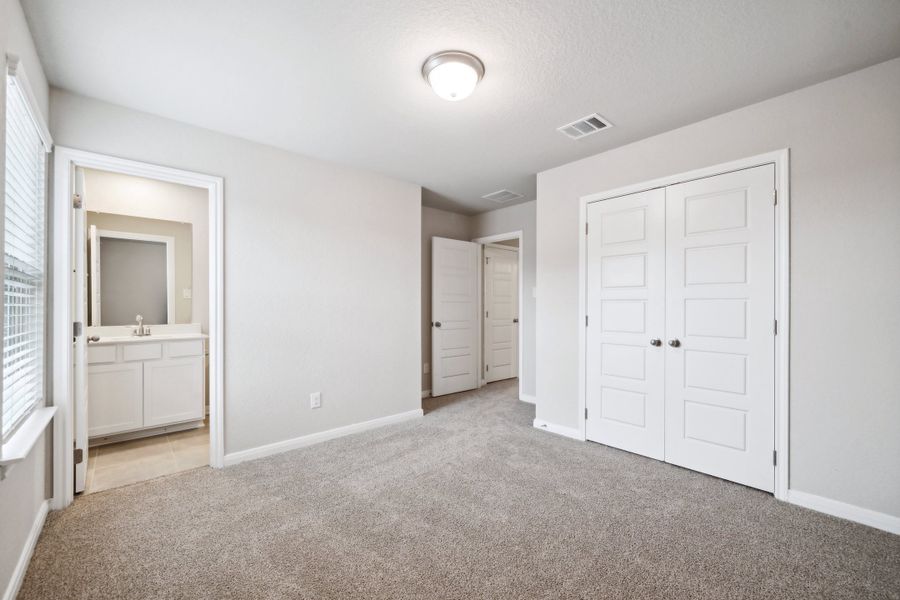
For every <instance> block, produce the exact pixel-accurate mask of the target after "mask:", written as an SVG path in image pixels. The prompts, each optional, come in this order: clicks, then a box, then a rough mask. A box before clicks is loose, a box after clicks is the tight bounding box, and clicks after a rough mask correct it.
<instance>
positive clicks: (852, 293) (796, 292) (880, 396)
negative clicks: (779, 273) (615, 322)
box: [536, 59, 900, 517]
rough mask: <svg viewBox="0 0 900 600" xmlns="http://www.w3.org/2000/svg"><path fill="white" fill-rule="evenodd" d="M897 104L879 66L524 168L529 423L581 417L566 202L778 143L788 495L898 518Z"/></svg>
mask: <svg viewBox="0 0 900 600" xmlns="http://www.w3.org/2000/svg"><path fill="white" fill-rule="evenodd" d="M898 107H900V59H895V60H892V61H888V62H885V63H882V64H879V65H876V66H873V67H870V68H868V69H864V70H861V71H857V72H855V73H851V74H849V75H845V76H843V77H839V78H837V79H833V80H831V81H827V82H825V83H821V84H818V85H815V86H812V87H808V88H805V89H802V90H799V91H796V92H792V93H790V94H786V95H783V96H779V97H776V98H772V99H770V100H767V101H765V102H760V103H759V104H754V105H751V106H748V107H745V108H742V109H739V110H736V111H733V112H729V113H726V114H723V115H720V116H717V117H713V118H711V119H707V120H704V121H700V122H698V123H695V124H693V125H688V126H686V127H682V128H680V129H676V130H673V131H670V132H668V133H664V134H661V135H657V136H654V137H651V138H647V139H645V140H643V141H639V142H636V143H633V144H629V145H627V146H622V147H620V148H617V149H615V150H610V151H608V152H604V153H602V154H598V155H595V156H592V157H589V158H586V159H584V160H580V161H577V162H573V163H570V164H567V165H564V166H561V167H558V168H556V169H551V170H549V171H544V172H543V173H539V174H538V200H537V244H538V245H537V250H538V252H537V287H538V303H537V364H536V367H537V369H536V373H537V417H538V418H539V419H542V420H544V421H547V422H550V423H553V424H556V425H561V426H565V427H577V425H578V420H579V418H581V415H579V413H578V358H579V357H578V331H579V327H580V326H581V323H580V322H579V320H578V269H579V267H578V242H579V237H580V234H581V232H580V225H579V198H580V197H581V196H584V195H587V194H593V193H597V192H603V191H604V190H612V189H615V188H618V187H622V186H626V185H631V184H637V183H640V182H643V181H648V180H651V179H654V178H658V177H663V176H667V175H673V174H678V173H683V172H687V171H690V170H692V169H699V168H703V167H707V166H711V165H716V164H719V163H724V162H727V161H731V160H737V159H740V158H745V157H749V156H754V155H756V154H761V153H764V152H769V151H773V150H778V149H781V148H790V160H791V173H790V188H791V256H790V261H791V331H790V333H791V352H790V362H791V373H790V375H791V377H790V487H791V489H794V490H799V491H802V492H807V493H809V494H814V495H817V496H821V497H823V498H827V499H832V500H837V501H840V502H844V503H848V504H851V505H855V506H859V507H863V508H867V509H871V510H874V511H878V512H882V513H886V514H888V515H893V516H895V517H898V516H900V477H897V469H898V464H900V401H898V400H900V392H898V390H900V369H898V368H897V366H898V365H900V310H898V306H900V304H898V298H900V277H898V273H900V235H898V232H900V108H898ZM623 125H624V124H623Z"/></svg>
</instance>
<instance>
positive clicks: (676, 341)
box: [669, 338, 681, 348]
mask: <svg viewBox="0 0 900 600" xmlns="http://www.w3.org/2000/svg"><path fill="white" fill-rule="evenodd" d="M669 345H670V346H672V347H673V348H677V347H678V346H680V345H681V342H679V341H678V339H677V338H676V339H674V340H669Z"/></svg>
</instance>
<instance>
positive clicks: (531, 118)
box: [22, 0, 900, 213]
mask: <svg viewBox="0 0 900 600" xmlns="http://www.w3.org/2000/svg"><path fill="white" fill-rule="evenodd" d="M22 4H23V6H24V8H25V11H26V13H27V15H28V18H29V22H30V24H31V27H32V29H33V33H34V35H35V39H36V42H37V46H38V49H39V51H40V53H41V57H42V59H43V61H44V66H45V68H46V71H47V75H48V77H49V79H50V81H51V83H52V84H54V85H56V86H59V87H61V88H64V89H68V90H72V91H74V92H77V93H80V94H84V95H87V96H92V97H96V98H100V99H102V100H106V101H109V102H113V103H116V104H121V105H124V106H128V107H131V108H135V109H139V110H143V111H147V112H150V113H155V114H158V115H162V116H165V117H169V118H172V119H176V120H179V121H184V122H187V123H192V124H195V125H199V126H202V127H207V128H210V129H214V130H218V131H222V132H226V133H229V134H233V135H236V136H240V137H243V138H247V139H250V140H255V141H258V142H263V143H267V144H271V145H274V146H279V147H282V148H286V149H290V150H294V151H297V152H300V153H303V154H306V155H311V156H315V157H319V158H323V159H328V160H334V161H338V162H341V163H345V164H350V165H356V166H359V167H363V168H367V169H371V170H374V171H378V172H382V173H385V174H388V175H392V176H395V177H399V178H402V179H405V180H408V181H413V182H416V183H419V184H421V185H422V186H423V187H424V188H425V189H426V192H425V194H424V199H425V203H426V204H427V205H430V206H435V207H438V208H445V209H451V210H458V211H462V212H468V213H474V212H481V211H484V210H489V209H492V208H497V207H498V205H497V204H495V203H491V202H488V201H486V200H482V199H481V198H480V197H481V196H482V195H484V194H486V193H488V192H493V191H495V190H498V189H501V188H509V189H511V190H514V191H517V192H520V193H523V194H525V198H524V200H522V201H526V200H530V199H533V198H534V193H535V176H534V174H535V173H536V172H538V171H542V170H544V169H548V168H550V167H554V166H557V165H560V164H563V163H566V162H569V161H572V160H575V159H578V158H582V157H585V156H589V155H591V154H595V153H597V152H601V151H603V150H606V149H609V148H611V147H614V146H618V145H622V144H625V143H628V142H631V141H634V140H638V139H641V138H643V137H647V136H649V135H653V134H655V133H659V132H662V131H665V130H668V129H672V128H674V127H678V126H681V125H684V124H687V123H690V122H693V121H696V120H699V119H702V118H705V117H708V116H712V115H714V114H718V113H721V112H725V111H727V110H731V109H734V108H737V107H739V106H744V105H747V104H751V103H753V102H756V101H759V100H762V99H765V98H768V97H771V96H775V95H778V94H780V93H784V92H787V91H790V90H793V89H798V88H801V87H804V86H807V85H810V84H812V83H816V82H818V81H822V80H825V79H828V78H831V77H835V76H837V75H841V74H843V73H847V72H850V71H853V70H856V69H859V68H862V67H865V66H868V65H871V64H875V63H877V62H881V61H883V60H887V59H890V58H894V57H896V56H900V1H898V0H852V1H850V0H755V1H749V0H677V1H670V0H606V1H601V0H531V1H516V0H508V1H506V2H502V1H497V0H445V1H443V2H441V1H437V0H307V1H298V0H266V1H248V0H191V1H189V2H185V1H184V0H153V1H152V2H148V1H146V0H78V1H72V0H22ZM446 49H462V50H467V51H469V52H473V53H475V54H476V55H478V56H479V57H480V58H481V59H482V60H483V61H484V63H485V66H486V75H485V78H484V80H483V81H482V82H481V84H480V85H479V86H478V89H476V90H475V93H474V94H473V95H472V96H471V97H470V98H469V99H467V100H465V101H463V102H446V101H444V100H441V99H440V98H438V97H437V96H435V95H434V94H433V93H432V92H431V90H430V89H429V88H428V87H427V85H426V84H425V83H424V82H423V80H422V78H421V76H420V68H421V64H422V61H423V60H424V59H425V58H426V57H428V56H429V55H430V54H432V53H433V52H436V51H439V50H446ZM592 112H598V113H600V114H601V115H603V116H605V117H606V118H608V119H610V120H611V121H612V122H613V123H614V124H615V127H614V128H613V129H610V130H609V131H607V132H602V133H598V134H595V135H592V136H589V137H587V138H585V139H583V140H579V141H573V140H570V139H568V138H566V137H565V136H563V135H562V134H560V133H558V132H557V131H556V127H558V126H560V125H563V124H565V123H568V122H570V121H572V120H574V119H577V118H579V117H582V116H585V115H587V114H590V113H592ZM847 116H848V118H852V115H847Z"/></svg>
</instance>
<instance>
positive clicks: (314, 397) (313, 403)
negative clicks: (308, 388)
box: [309, 392, 322, 408]
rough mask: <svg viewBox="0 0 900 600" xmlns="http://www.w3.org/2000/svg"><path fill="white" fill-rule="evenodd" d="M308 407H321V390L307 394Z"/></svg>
mask: <svg viewBox="0 0 900 600" xmlns="http://www.w3.org/2000/svg"><path fill="white" fill-rule="evenodd" d="M309 407H310V408H322V392H313V393H312V394H310V395H309Z"/></svg>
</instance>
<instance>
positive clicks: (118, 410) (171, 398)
mask: <svg viewBox="0 0 900 600" xmlns="http://www.w3.org/2000/svg"><path fill="white" fill-rule="evenodd" d="M55 177H56V181H55V183H56V186H57V194H56V195H55V199H54V224H59V225H58V226H56V227H58V229H56V232H55V239H57V240H64V239H65V238H66V237H69V241H70V242H71V243H70V244H67V245H66V246H63V247H57V248H56V249H55V250H54V285H55V286H58V287H57V288H56V289H62V290H63V291H68V292H69V300H70V301H68V302H67V301H65V300H64V301H62V302H59V303H57V304H56V307H57V308H56V310H55V313H54V315H53V322H54V387H55V388H56V389H57V390H60V389H63V390H69V391H70V393H69V394H68V396H67V398H66V400H65V402H61V403H60V404H62V406H61V408H64V410H63V411H62V413H63V417H64V419H63V423H62V427H60V428H59V430H60V431H58V432H56V434H57V436H58V437H57V441H58V445H56V444H55V446H56V450H55V451H57V452H58V453H59V454H58V457H59V458H60V459H59V460H57V461H56V464H59V465H62V466H63V468H61V469H58V470H57V472H55V473H54V477H55V478H56V482H55V484H56V485H55V486H54V487H55V489H57V490H61V492H62V493H61V494H60V493H57V494H56V495H55V497H54V507H55V508H62V507H64V506H66V505H67V504H68V503H69V502H71V499H72V498H73V497H74V494H81V493H83V494H90V493H94V492H100V491H103V490H106V489H110V488H114V487H120V486H123V485H129V484H132V483H136V482H139V481H144V480H147V479H153V478H156V477H162V476H166V475H170V474H173V473H177V472H180V471H185V470H189V469H193V468H198V467H202V466H206V465H212V466H215V467H218V466H221V464H222V455H223V449H222V431H221V429H222V428H221V410H222V398H221V389H222V386H221V337H220V336H221V327H222V322H221V316H222V297H221V294H222V288H221V280H222V272H221V267H222V262H221V249H222V246H221V235H222V230H221V208H222V207H221V204H222V194H221V192H222V182H221V179H219V178H215V177H208V176H205V175H199V174H193V173H187V172H183V171H175V170H172V169H167V168H163V167H155V166H153V165H147V164H144V163H135V162H132V161H124V160H120V159H115V158H112V157H105V156H101V155H96V154H92V153H86V152H80V151H75V150H70V149H66V148H57V156H56V173H55ZM68 192H71V193H68ZM66 233H68V236H66V235H65V234H66ZM66 250H68V252H66ZM65 263H68V271H69V273H74V277H72V278H71V279H69V281H68V282H65V283H69V284H70V285H65V284H63V285H59V283H60V282H61V281H65V280H64V279H63V274H64V273H65V269H66V264H65ZM65 323H69V326H70V327H71V328H72V329H71V331H73V334H74V344H73V343H72V341H73V337H72V336H69V337H68V340H65V339H61V338H63V337H64V332H65V331H66V329H68V328H67V327H65V326H63V327H59V326H57V324H65ZM63 365H73V366H72V368H65V367H64V366H63ZM57 398H59V394H57ZM66 449H71V451H70V452H66ZM60 454H61V455H62V456H60ZM57 485H58V487H57Z"/></svg>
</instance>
